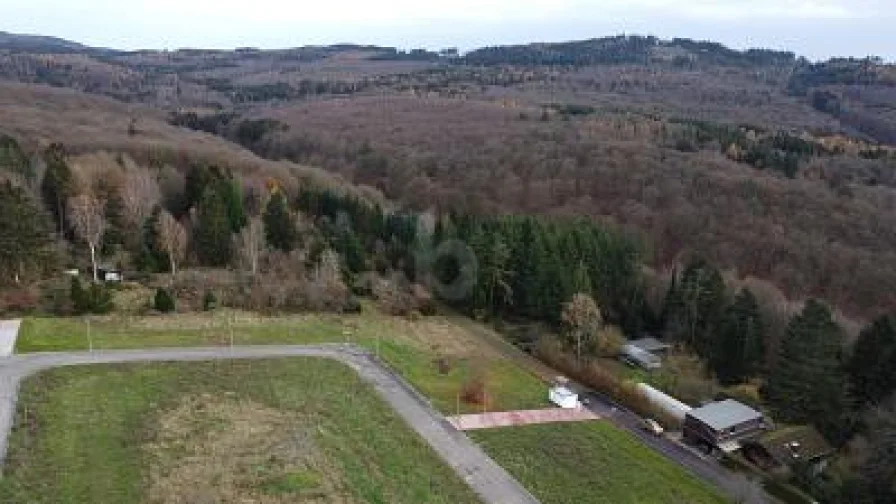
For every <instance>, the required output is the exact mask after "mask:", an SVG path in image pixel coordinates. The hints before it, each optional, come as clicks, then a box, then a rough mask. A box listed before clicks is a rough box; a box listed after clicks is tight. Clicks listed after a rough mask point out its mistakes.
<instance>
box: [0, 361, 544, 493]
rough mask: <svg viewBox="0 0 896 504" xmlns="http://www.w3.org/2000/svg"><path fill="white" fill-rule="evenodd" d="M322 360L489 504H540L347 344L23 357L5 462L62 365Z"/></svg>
mask: <svg viewBox="0 0 896 504" xmlns="http://www.w3.org/2000/svg"><path fill="white" fill-rule="evenodd" d="M280 357H320V358H327V359H334V360H338V361H340V362H343V363H344V364H346V365H348V366H349V367H351V368H352V369H354V370H355V371H356V372H357V373H358V374H359V375H360V376H361V378H362V379H363V380H364V381H366V382H368V383H370V384H371V385H372V386H373V387H374V389H376V391H377V393H379V395H380V396H381V397H382V398H383V399H384V400H385V401H386V402H387V403H389V405H391V406H392V408H394V409H395V411H396V413H398V415H399V416H401V417H402V418H403V419H404V420H405V422H407V423H408V425H410V426H411V428H412V429H414V431H416V432H417V434H419V435H420V436H421V437H422V438H423V439H424V440H425V441H426V442H427V443H428V444H429V445H430V446H431V447H432V448H433V450H435V452H436V453H438V454H439V456H440V457H441V458H442V459H443V460H444V461H445V462H446V463H448V465H449V466H451V468H452V469H454V471H455V472H457V474H458V475H459V476H460V477H461V479H463V480H464V481H465V482H466V483H467V484H468V485H470V488H472V489H473V490H474V491H475V492H476V493H477V494H478V495H479V496H480V498H482V500H483V502H486V503H488V504H517V503H519V504H535V503H538V500H537V499H536V498H535V497H533V496H532V495H531V494H530V493H529V492H528V491H527V490H526V489H525V488H523V486H522V485H520V484H519V483H518V482H517V481H516V480H515V479H514V478H513V477H512V476H510V475H509V474H508V473H507V471H505V470H504V469H503V468H502V467H501V466H499V465H498V464H497V463H496V462H495V461H494V460H492V459H491V458H490V457H489V456H488V455H486V454H485V453H484V452H483V451H482V450H481V449H480V448H479V447H478V446H477V445H476V444H474V443H473V442H472V441H470V439H469V438H467V437H466V435H464V434H463V433H462V432H459V431H458V430H456V429H455V428H454V427H452V426H451V425H450V424H449V423H448V421H447V420H445V418H444V417H443V416H442V415H441V414H439V413H438V412H437V411H435V410H434V409H433V408H432V407H431V406H430V405H429V403H428V402H427V401H426V400H425V399H424V398H423V397H422V396H420V395H419V394H418V393H417V392H416V391H415V390H414V389H413V388H412V387H411V386H410V385H408V384H407V383H406V382H405V381H404V380H403V379H402V378H401V377H399V376H397V375H395V374H394V373H392V372H391V371H389V370H388V369H387V368H385V367H384V366H383V365H382V364H380V363H379V362H378V361H377V360H375V359H374V358H373V357H372V356H371V355H370V354H369V353H367V352H366V351H364V350H362V349H360V348H357V347H352V346H347V345H308V346H263V347H259V346H247V347H234V348H226V347H224V348H176V349H175V348H172V349H146V350H121V351H102V352H93V353H87V352H80V353H41V354H24V355H16V356H13V357H9V358H6V359H3V360H2V361H0V463H2V461H3V458H4V457H5V455H6V448H7V438H8V435H9V432H10V430H11V429H12V423H13V420H14V418H15V407H16V397H17V392H18V387H19V383H20V382H21V381H22V379H24V378H26V377H28V376H30V375H32V374H34V373H37V372H39V371H43V370H46V369H50V368H54V367H60V366H79V365H89V364H113V363H123V362H150V361H203V360H216V359H267V358H280Z"/></svg>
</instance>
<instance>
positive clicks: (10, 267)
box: [0, 181, 52, 283]
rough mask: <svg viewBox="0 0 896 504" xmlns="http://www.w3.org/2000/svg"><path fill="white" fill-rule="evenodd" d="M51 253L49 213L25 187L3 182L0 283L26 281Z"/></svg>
mask: <svg viewBox="0 0 896 504" xmlns="http://www.w3.org/2000/svg"><path fill="white" fill-rule="evenodd" d="M51 257H52V255H51V252H50V223H49V219H48V218H47V216H46V215H45V214H44V213H43V212H41V211H40V209H39V208H38V207H37V205H35V203H34V202H33V201H32V200H31V199H30V198H29V197H28V196H27V195H26V194H25V191H24V190H22V188H20V187H15V186H13V185H12V184H11V183H10V182H9V181H7V182H5V183H0V271H2V272H3V276H2V278H0V283H5V282H9V281H11V282H14V283H20V282H22V281H23V280H24V279H25V278H26V277H27V276H28V275H29V274H30V273H33V272H36V271H38V270H40V269H43V267H44V266H46V263H47V262H48V261H49V260H50V258H51Z"/></svg>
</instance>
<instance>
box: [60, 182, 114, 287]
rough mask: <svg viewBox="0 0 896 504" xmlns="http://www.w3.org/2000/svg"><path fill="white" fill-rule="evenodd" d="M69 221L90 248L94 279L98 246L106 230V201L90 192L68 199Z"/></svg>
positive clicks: (95, 276) (94, 277)
mask: <svg viewBox="0 0 896 504" xmlns="http://www.w3.org/2000/svg"><path fill="white" fill-rule="evenodd" d="M68 219H69V223H70V225H71V226H72V229H74V231H75V234H77V235H78V236H79V237H80V238H81V239H82V240H84V241H85V242H87V246H88V247H89V248H90V262H91V264H92V265H93V281H94V282H96V281H98V280H99V278H98V277H97V263H96V260H97V258H96V254H97V248H98V247H99V246H100V242H101V241H102V239H103V233H105V232H106V205H105V202H103V201H101V200H99V199H97V198H96V197H94V196H92V195H89V194H81V195H79V196H74V197H72V198H70V199H69V200H68Z"/></svg>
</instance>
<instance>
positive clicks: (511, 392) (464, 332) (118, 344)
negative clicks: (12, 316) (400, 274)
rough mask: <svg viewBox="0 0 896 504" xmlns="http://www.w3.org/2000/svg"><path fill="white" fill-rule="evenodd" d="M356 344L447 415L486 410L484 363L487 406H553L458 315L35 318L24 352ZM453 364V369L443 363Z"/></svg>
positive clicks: (530, 377)
mask: <svg viewBox="0 0 896 504" xmlns="http://www.w3.org/2000/svg"><path fill="white" fill-rule="evenodd" d="M231 330H232V334H233V343H234V344H235V345H265V344H313V343H327V342H351V343H355V344H358V345H361V346H364V347H366V348H368V349H370V350H371V351H372V352H376V353H377V354H378V355H379V356H380V358H381V359H382V360H383V361H384V362H385V363H386V364H387V365H389V366H390V367H392V368H393V369H394V370H395V371H396V372H398V373H399V374H401V375H402V376H403V377H404V378H405V379H407V380H408V381H409V382H410V383H411V384H412V385H414V387H415V388H417V390H419V391H420V392H421V393H423V394H424V395H425V396H426V397H427V398H429V399H430V401H431V402H432V403H433V405H434V406H435V407H436V408H437V409H439V410H440V411H442V412H443V413H446V414H454V413H455V412H456V411H457V409H458V406H459V407H460V412H461V413H466V412H473V411H479V410H481V409H482V405H477V404H467V403H465V402H463V401H460V402H459V403H458V394H459V392H460V391H461V389H462V387H463V384H464V382H466V381H467V380H468V378H469V377H470V375H471V373H473V372H474V371H475V370H476V369H477V368H478V369H480V370H484V372H485V373H486V376H487V380H486V392H487V394H488V398H489V400H488V404H487V408H488V409H490V410H500V411H504V410H511V409H522V408H537V407H542V406H546V405H547V388H546V385H545V384H544V382H542V381H541V380H540V379H539V378H538V377H536V376H535V375H534V374H532V373H530V372H529V371H527V370H526V369H524V368H522V367H520V366H518V365H516V364H515V363H514V362H512V361H511V360H509V359H507V358H506V357H505V356H503V355H501V354H500V353H499V352H496V351H494V350H493V349H492V348H490V347H489V345H488V344H487V343H486V342H485V341H484V340H483V339H482V338H481V337H479V336H477V335H476V334H474V333H473V332H472V331H471V330H470V329H469V328H468V327H466V326H465V325H461V324H458V323H456V322H455V320H454V319H453V318H450V317H432V318H426V319H422V320H420V321H408V320H404V319H397V318H395V317H387V316H382V315H379V314H377V313H375V312H367V313H364V314H362V315H351V316H340V315H317V314H311V315H302V316H285V317H260V316H257V315H253V314H247V313H242V312H239V313H236V312H219V313H201V314H179V315H171V316H155V317H152V316H149V317H127V316H111V317H97V318H94V319H92V321H91V323H90V334H89V336H88V325H87V323H86V321H85V319H79V318H27V319H25V320H24V321H23V324H22V328H21V331H20V333H19V338H18V341H17V342H16V352H17V353H28V352H42V351H83V350H86V349H88V348H89V347H90V346H92V347H93V348H94V349H122V348H149V347H179V346H222V345H224V346H226V345H229V344H230V337H231ZM438 360H443V361H445V362H447V363H448V365H447V367H441V366H439V365H438V364H437V361H438Z"/></svg>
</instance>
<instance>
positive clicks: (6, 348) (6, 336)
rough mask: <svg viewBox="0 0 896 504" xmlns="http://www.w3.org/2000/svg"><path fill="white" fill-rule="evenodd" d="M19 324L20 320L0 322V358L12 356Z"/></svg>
mask: <svg viewBox="0 0 896 504" xmlns="http://www.w3.org/2000/svg"><path fill="white" fill-rule="evenodd" d="M21 324H22V321H21V320H0V357H9V356H10V355H12V351H13V349H14V348H15V347H16V336H18V335H19V326H20V325H21Z"/></svg>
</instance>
